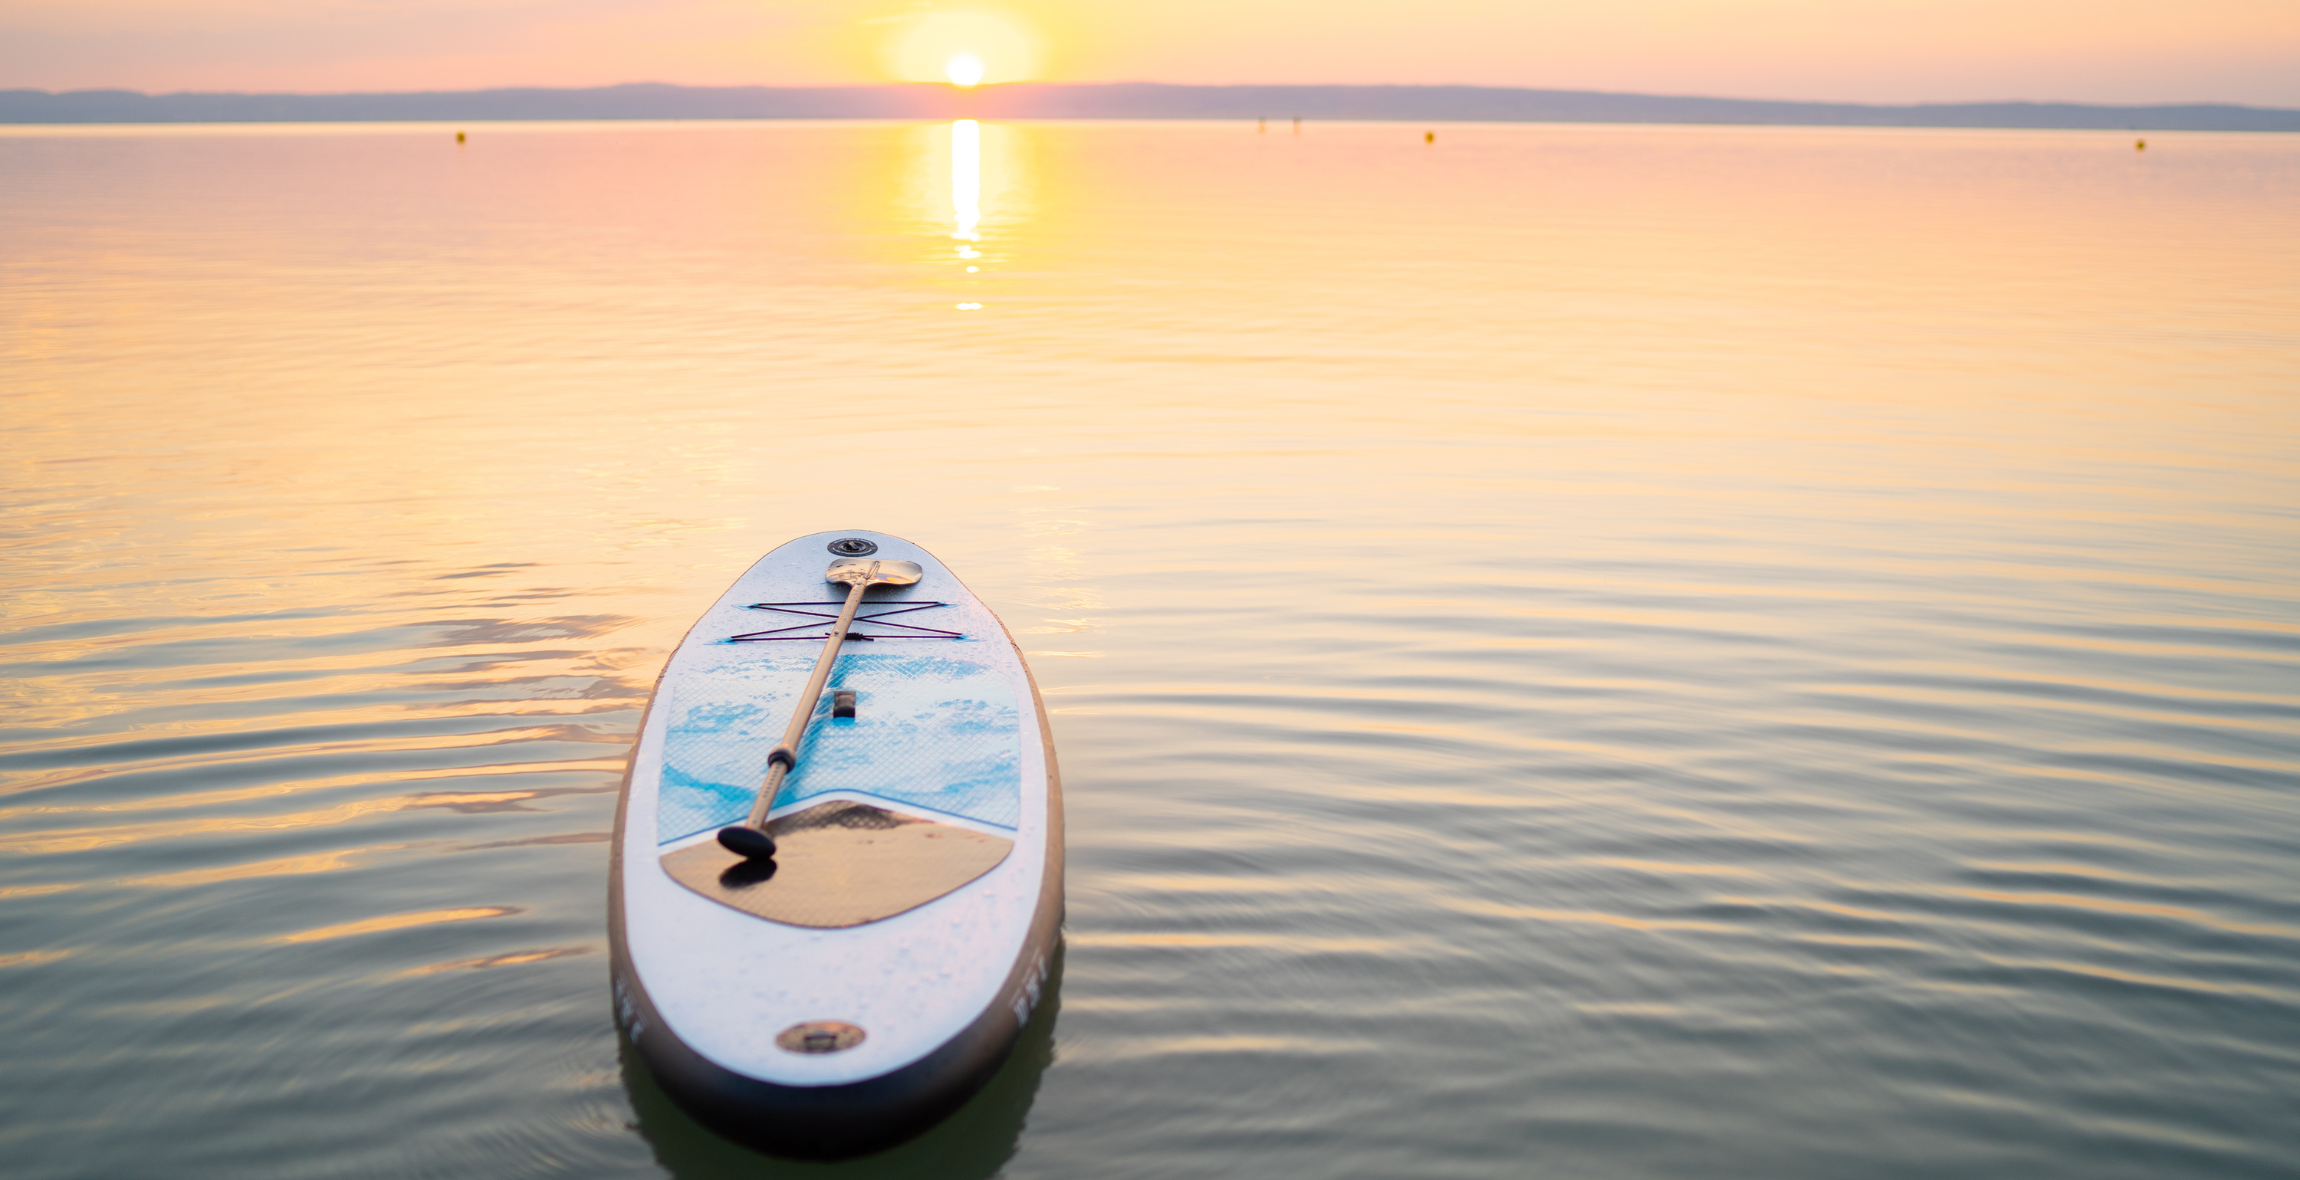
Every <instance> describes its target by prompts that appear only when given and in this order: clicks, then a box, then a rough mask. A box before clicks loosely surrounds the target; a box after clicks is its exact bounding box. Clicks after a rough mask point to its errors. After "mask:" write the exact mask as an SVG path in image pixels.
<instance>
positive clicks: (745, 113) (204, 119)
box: [0, 82, 2300, 131]
mask: <svg viewBox="0 0 2300 1180" xmlns="http://www.w3.org/2000/svg"><path fill="white" fill-rule="evenodd" d="M951 118H995V119H1260V118H1267V119H1275V120H1286V119H1294V118H1301V119H1323V120H1341V119H1362V120H1407V121H1415V122H1506V123H1743V124H1795V125H1804V126H1824V127H1831V126H1835V127H2036V128H2069V129H2086V130H2103V131H2300V110H2284V109H2279V108H2272V107H2247V106H2229V105H2222V104H2201V103H2200V104H2189V105H2182V106H2137V107H2124V106H2088V105H2084V104H2079V103H2043V102H1984V103H1927V104H1922V105H1915V106H1871V105H1862V104H1853V103H1827V102H1769V101H1763V100H1757V99H1741V98H1680V97H1672V96H1667V95H1654V94H1606V93H1602V92H1598V91H1589V90H1515V89H1506V88H1501V87H1491V86H1168V85H1164V84H1161V83H1154V82H1115V83H1104V84H1095V85H1067V84H1060V85H1058V84H1052V83H1017V84H1014V85H1007V86H986V87H983V88H982V89H980V90H972V91H960V90H954V89H952V88H950V87H948V86H927V85H909V86H828V87H822V86H818V87H777V86H666V85H660V84H655V83H642V84H634V85H628V86H602V87H596V88H593V89H587V90H546V89H536V88H520V89H506V90H452V91H425V92H417V93H407V94H139V93H137V92H135V91H132V90H73V91H66V92H63V93H50V92H48V91H44V90H0V123H299V122H318V123H330V122H397V121H445V122H485V121H492V120H530V119H951Z"/></svg>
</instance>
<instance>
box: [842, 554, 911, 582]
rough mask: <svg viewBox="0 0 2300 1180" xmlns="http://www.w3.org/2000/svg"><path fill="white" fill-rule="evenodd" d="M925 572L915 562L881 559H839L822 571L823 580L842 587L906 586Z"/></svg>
mask: <svg viewBox="0 0 2300 1180" xmlns="http://www.w3.org/2000/svg"><path fill="white" fill-rule="evenodd" d="M925 572H926V571H925V570H922V569H920V568H919V567H918V563H917V562H915V561H888V560H887V559H885V558H883V557H841V558H838V559H836V560H834V561H832V562H831V568H829V569H828V570H825V571H823V580H824V581H826V582H837V583H839V584H840V585H842V586H857V585H860V586H908V585H910V584H911V583H913V582H916V581H918V579H919V577H920V576H921V575H923V574H924V573H925Z"/></svg>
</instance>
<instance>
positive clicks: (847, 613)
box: [743, 578, 871, 832]
mask: <svg viewBox="0 0 2300 1180" xmlns="http://www.w3.org/2000/svg"><path fill="white" fill-rule="evenodd" d="M870 588H871V583H870V581H869V579H867V578H866V579H862V580H859V581H857V582H856V583H855V584H854V585H853V586H852V587H850V588H849V589H848V590H847V604H846V606H845V607H843V608H841V609H840V610H839V621H838V622H837V623H835V624H832V626H831V634H830V638H828V639H825V640H823V654H821V655H819V656H816V657H815V671H814V675H812V676H809V677H807V687H806V689H805V690H804V691H802V692H801V693H799V704H798V707H797V708H795V709H792V710H791V724H790V727H789V728H788V729H785V730H783V744H782V745H779V746H776V747H775V748H774V749H773V750H772V751H770V752H768V754H767V781H766V785H764V786H762V787H760V788H759V797H758V799H757V800H756V801H754V802H753V803H752V804H751V818H749V819H747V820H744V821H743V824H744V826H745V827H751V828H757V829H758V830H760V831H762V832H763V831H766V830H767V812H768V811H769V810H771V809H772V808H773V807H774V805H775V794H776V792H778V791H781V790H782V788H783V779H784V777H785V776H787V775H789V774H790V771H791V767H793V766H796V765H798V761H799V742H800V740H801V739H803V738H805V737H806V736H807V723H808V722H810V721H813V720H814V719H815V705H816V704H817V703H818V702H820V701H821V700H822V697H823V684H824V682H825V681H828V680H829V679H830V678H831V665H832V664H835V663H837V662H838V660H839V645H840V644H842V643H845V642H846V641H847V628H849V627H852V626H854V622H855V611H857V610H859V609H861V607H862V598H863V591H865V590H868V589H870Z"/></svg>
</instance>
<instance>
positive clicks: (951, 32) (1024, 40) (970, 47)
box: [882, 10, 1043, 89]
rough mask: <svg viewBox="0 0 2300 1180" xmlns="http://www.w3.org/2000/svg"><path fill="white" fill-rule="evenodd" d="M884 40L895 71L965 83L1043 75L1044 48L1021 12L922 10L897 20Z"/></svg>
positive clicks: (916, 78)
mask: <svg viewBox="0 0 2300 1180" xmlns="http://www.w3.org/2000/svg"><path fill="white" fill-rule="evenodd" d="M882 44H883V46H884V52H885V54H886V58H885V62H886V71H887V73H888V74H890V75H892V76H893V77H896V78H899V79H901V80H903V81H905V82H947V83H949V84H950V85H953V86H957V87H960V88H961V89H965V88H971V87H975V86H996V85H998V84H1000V83H1002V82H1021V81H1024V80H1027V79H1030V78H1035V77H1037V76H1038V70H1039V65H1040V61H1039V59H1040V56H1041V51H1042V48H1043V43H1042V42H1041V41H1040V39H1039V37H1038V34H1037V33H1036V31H1034V30H1033V29H1032V28H1031V27H1030V26H1029V24H1028V23H1027V22H1025V21H1023V20H1022V19H1021V18H1020V17H1018V16H1015V15H1013V14H1011V13H1006V12H990V11H982V10H976V11H971V12H948V11H931V12H921V13H918V14H916V15H914V16H910V17H907V18H905V19H903V20H902V21H900V22H897V24H896V29H895V31H894V34H893V35H892V36H890V37H888V38H887V40H886V41H885V42H883V43H882Z"/></svg>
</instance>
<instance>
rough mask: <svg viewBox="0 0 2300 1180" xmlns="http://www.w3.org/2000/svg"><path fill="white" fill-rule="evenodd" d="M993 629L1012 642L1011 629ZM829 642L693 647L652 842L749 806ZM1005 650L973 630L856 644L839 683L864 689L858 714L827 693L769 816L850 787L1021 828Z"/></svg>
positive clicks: (915, 806) (722, 821) (678, 687)
mask: <svg viewBox="0 0 2300 1180" xmlns="http://www.w3.org/2000/svg"><path fill="white" fill-rule="evenodd" d="M884 593H885V591H881V590H873V591H872V592H871V594H873V595H878V594H884ZM865 601H872V599H870V598H866V599H865ZM988 638H989V639H991V640H993V641H995V642H997V643H998V644H1000V645H1003V643H1004V638H1005V637H1004V636H1003V635H1000V634H996V633H993V634H992V635H991V636H989V637H988ZM819 651H820V645H819V644H814V643H788V644H775V645H773V646H772V647H769V646H767V645H763V644H756V643H743V642H739V641H729V642H724V643H721V644H718V645H714V646H711V647H706V648H703V649H701V650H700V651H699V652H698V653H697V654H698V655H699V656H701V657H702V658H701V659H699V660H698V661H697V664H698V665H699V666H696V667H692V668H689V669H686V670H685V674H684V675H682V676H681V677H680V678H679V680H678V682H677V683H676V684H675V685H673V686H672V688H671V693H670V702H669V709H668V712H669V725H668V727H667V728H666V729H665V731H664V739H663V793H662V801H661V803H660V804H659V805H658V807H657V810H656V813H655V825H656V827H655V841H656V843H658V844H673V843H676V842H678V841H680V840H683V839H685V838H687V837H689V836H692V835H695V834H696V833H698V832H704V831H712V830H716V829H718V828H721V827H724V826H726V825H728V824H732V823H741V822H742V820H743V817H744V816H746V815H748V814H749V813H750V810H751V801H752V799H754V798H755V797H756V792H757V791H758V788H759V784H760V783H761V782H763V781H765V779H766V775H767V752H768V751H770V750H772V749H774V748H775V744H776V743H777V742H779V741H781V740H782V736H783V727H784V726H785V725H786V724H788V723H789V722H790V718H791V709H792V707H793V705H794V704H795V703H796V702H797V699H798V694H799V693H800V692H801V691H802V690H804V689H805V687H806V681H807V674H808V673H809V672H810V671H812V670H813V668H814V662H815V656H816V655H817V654H818V652H819ZM1002 654H1003V653H1000V652H999V651H998V650H997V648H996V647H993V646H992V645H991V644H989V643H985V642H984V641H983V640H981V639H977V638H975V637H974V636H964V637H962V638H960V639H955V640H879V641H875V642H872V641H865V642H849V643H848V644H846V648H845V651H844V653H843V654H841V656H840V657H839V662H838V665H837V666H836V667H835V668H833V669H832V672H831V680H830V687H831V688H833V689H838V688H851V689H853V690H854V691H855V698H856V708H855V716H854V717H853V718H851V719H847V718H840V719H833V718H832V717H831V716H830V710H831V697H830V694H829V693H827V692H826V693H825V694H824V695H823V699H822V700H821V701H819V702H817V704H816V707H815V716H814V720H813V722H812V723H811V724H810V725H809V726H808V728H807V736H806V740H805V741H804V742H803V743H801V745H800V747H799V764H798V766H797V767H796V768H794V769H793V771H792V773H791V774H790V776H789V777H788V778H786V779H785V780H784V781H783V787H782V791H781V793H780V794H779V795H778V796H777V797H776V800H775V807H774V811H772V812H770V815H772V814H779V813H781V812H783V811H785V810H789V809H791V808H793V807H797V806H801V805H804V804H805V803H806V802H807V801H808V800H810V799H816V798H820V797H822V796H824V795H829V794H833V793H840V794H851V795H858V796H872V797H875V798H876V799H879V800H883V801H884V802H885V803H887V804H890V805H893V806H895V807H897V808H901V809H905V810H917V811H925V812H931V813H939V814H941V815H945V816H955V817H957V818H959V819H965V820H973V821H975V822H977V823H982V824H990V825H994V826H997V827H999V828H1003V829H1005V830H1007V831H1008V832H1010V833H1011V832H1012V831H1013V830H1014V827H1015V824H1016V822H1017V820H1018V816H1017V813H1018V811H1019V810H1020V808H1021V792H1020V782H1021V763H1020V757H1021V712H1020V708H1019V706H1018V704H1017V702H1016V700H1015V693H1014V683H1013V679H1012V677H1011V676H1010V675H1008V674H1007V673H1006V669H1005V667H1004V666H1003V665H1002V664H1001V663H1000V662H999V661H998V660H996V659H994V658H993V657H997V656H1000V655H1002Z"/></svg>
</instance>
